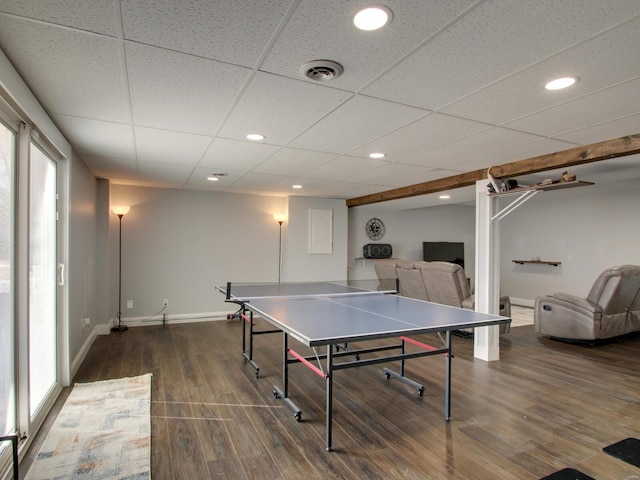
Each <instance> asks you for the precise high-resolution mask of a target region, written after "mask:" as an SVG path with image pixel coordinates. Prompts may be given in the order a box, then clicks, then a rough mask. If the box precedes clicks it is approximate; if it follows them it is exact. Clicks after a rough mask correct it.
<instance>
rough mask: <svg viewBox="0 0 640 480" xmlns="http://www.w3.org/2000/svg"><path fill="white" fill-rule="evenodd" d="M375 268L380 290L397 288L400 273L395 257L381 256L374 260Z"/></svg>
mask: <svg viewBox="0 0 640 480" xmlns="http://www.w3.org/2000/svg"><path fill="white" fill-rule="evenodd" d="M373 268H374V269H375V271H376V276H377V277H378V290H397V289H398V274H397V273H396V259H395V258H380V259H377V260H374V261H373Z"/></svg>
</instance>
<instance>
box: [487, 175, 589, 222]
mask: <svg viewBox="0 0 640 480" xmlns="http://www.w3.org/2000/svg"><path fill="white" fill-rule="evenodd" d="M587 185H593V183H591V182H582V181H580V180H575V181H573V182H562V183H550V184H549V185H532V186H531V187H517V188H513V189H511V190H507V191H506V192H495V193H490V194H489V197H491V198H492V200H495V201H496V202H497V201H498V199H499V198H500V197H510V196H511V197H516V199H515V200H513V201H512V202H511V203H510V204H509V205H507V206H506V207H504V208H503V209H502V210H497V213H496V214H495V215H493V217H491V221H492V222H493V221H494V220H501V219H503V218H504V217H506V216H507V215H509V214H510V213H511V212H512V211H514V210H515V209H516V208H518V207H519V206H520V205H522V204H523V203H524V202H526V201H527V200H529V199H530V198H532V197H533V196H534V195H536V194H538V193H540V192H548V191H549V190H562V189H564V188H572V187H586V186H587ZM496 207H497V204H496Z"/></svg>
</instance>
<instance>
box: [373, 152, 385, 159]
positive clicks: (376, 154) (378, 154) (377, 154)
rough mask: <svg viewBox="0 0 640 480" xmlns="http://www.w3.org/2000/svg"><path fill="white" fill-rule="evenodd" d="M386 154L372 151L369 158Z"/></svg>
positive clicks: (382, 156)
mask: <svg viewBox="0 0 640 480" xmlns="http://www.w3.org/2000/svg"><path fill="white" fill-rule="evenodd" d="M384 157H385V154H384V153H378V152H376V153H370V154H369V158H384Z"/></svg>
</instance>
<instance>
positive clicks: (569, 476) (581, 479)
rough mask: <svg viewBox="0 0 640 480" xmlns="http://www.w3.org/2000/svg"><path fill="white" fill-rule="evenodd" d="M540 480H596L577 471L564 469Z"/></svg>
mask: <svg viewBox="0 0 640 480" xmlns="http://www.w3.org/2000/svg"><path fill="white" fill-rule="evenodd" d="M540 480H595V479H594V478H593V477H590V476H589V475H587V474H585V473H582V472H580V471H579V470H575V469H573V468H563V469H562V470H560V471H558V472H556V473H552V474H551V475H547V476H546V477H544V478H542V479H540Z"/></svg>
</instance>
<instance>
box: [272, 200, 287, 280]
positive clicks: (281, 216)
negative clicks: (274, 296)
mask: <svg viewBox="0 0 640 480" xmlns="http://www.w3.org/2000/svg"><path fill="white" fill-rule="evenodd" d="M273 218H275V219H276V222H278V225H280V241H279V242H278V283H280V273H281V271H282V222H284V221H285V220H286V219H287V216H286V215H285V214H284V213H276V214H275V215H274V216H273Z"/></svg>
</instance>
